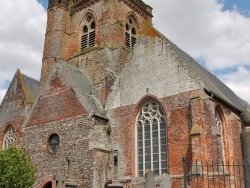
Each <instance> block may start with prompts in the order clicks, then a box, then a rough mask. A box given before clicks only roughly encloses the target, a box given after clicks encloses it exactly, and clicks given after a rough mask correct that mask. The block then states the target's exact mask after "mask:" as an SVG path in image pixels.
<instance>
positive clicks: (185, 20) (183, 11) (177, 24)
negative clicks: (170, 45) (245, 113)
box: [144, 0, 250, 102]
mask: <svg viewBox="0 0 250 188" xmlns="http://www.w3.org/2000/svg"><path fill="white" fill-rule="evenodd" d="M144 2H145V3H147V4H149V5H151V6H152V7H153V15H154V18H153V24H154V26H155V27H156V28H157V29H158V30H160V31H161V32H162V33H163V34H164V35H165V36H166V37H167V38H169V39H170V40H171V41H172V42H174V43H175V44H176V45H177V46H179V47H180V48H181V49H183V50H184V51H186V52H187V53H188V54H190V55H191V56H192V57H194V58H195V59H202V60H204V62H205V65H206V67H207V68H208V69H209V70H210V71H215V70H216V72H218V70H223V69H226V68H235V67H238V66H245V65H250V34H249V33H250V17H246V16H244V15H242V14H240V13H239V12H238V10H237V8H235V9H233V10H231V11H228V10H224V9H223V8H224V7H223V4H222V3H220V2H223V1H216V0H201V1H197V0H187V1H183V0H167V1H156V0H144ZM238 70H240V69H238ZM245 70H246V71H248V70H247V69H245ZM237 73H239V71H238V72H236V73H235V74H237ZM231 76H233V74H227V75H224V76H223V80H224V81H225V80H227V81H226V82H225V83H226V84H227V85H228V86H229V87H230V88H232V89H233V90H234V91H235V92H236V93H237V94H238V95H239V96H240V97H242V98H243V99H245V100H247V101H248V102H250V98H249V97H248V96H247V95H248V93H249V92H248V91H249V90H250V84H249V82H248V80H247V79H239V80H237V76H236V77H235V79H231ZM238 78H239V77H238Z"/></svg>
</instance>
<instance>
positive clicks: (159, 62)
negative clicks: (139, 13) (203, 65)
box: [106, 37, 202, 109]
mask: <svg viewBox="0 0 250 188" xmlns="http://www.w3.org/2000/svg"><path fill="white" fill-rule="evenodd" d="M127 62H128V63H127V64H126V66H125V68H124V70H123V71H122V73H121V74H120V75H119V77H118V78H117V80H116V81H115V83H114V87H112V88H111V89H112V93H111V94H110V97H109V98H108V100H107V107H106V108H107V109H112V108H116V107H120V106H126V105H131V104H134V103H136V102H137V101H139V100H140V99H141V98H142V97H143V96H145V95H146V94H151V95H154V96H157V97H158V98H163V97H166V96H172V95H176V94H179V93H183V92H186V91H192V90H196V89H199V88H202V84H201V82H200V80H199V78H198V77H197V76H196V75H195V74H194V73H192V72H191V71H192V70H189V69H188V68H187V66H186V65H185V62H183V61H182V60H181V59H180V58H179V57H178V56H176V55H175V52H174V51H173V50H172V49H171V45H170V44H168V43H167V41H166V40H163V39H160V38H149V37H148V38H145V37H141V38H140V40H138V42H137V44H136V45H135V47H134V50H133V53H131V56H130V57H129V59H128V60H127ZM131 93H132V94H131Z"/></svg>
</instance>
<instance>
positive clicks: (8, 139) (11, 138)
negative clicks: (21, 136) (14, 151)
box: [3, 126, 16, 149]
mask: <svg viewBox="0 0 250 188" xmlns="http://www.w3.org/2000/svg"><path fill="white" fill-rule="evenodd" d="M15 141H16V136H15V130H14V128H13V127H12V126H11V127H10V128H9V129H8V130H7V132H6V133H5V136H4V141H3V149H7V148H8V147H9V146H10V145H11V144H14V143H15Z"/></svg>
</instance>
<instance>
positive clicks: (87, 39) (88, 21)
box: [81, 13, 96, 50]
mask: <svg viewBox="0 0 250 188" xmlns="http://www.w3.org/2000/svg"><path fill="white" fill-rule="evenodd" d="M95 29H96V23H95V21H94V17H93V15H91V14H90V13H88V14H86V16H85V25H84V26H83V29H82V31H83V35H82V37H81V50H83V49H84V48H87V47H91V46H95Z"/></svg>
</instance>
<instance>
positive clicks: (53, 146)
mask: <svg viewBox="0 0 250 188" xmlns="http://www.w3.org/2000/svg"><path fill="white" fill-rule="evenodd" d="M59 144H60V138H59V136H58V135H57V134H52V135H50V137H49V151H50V153H52V154H53V153H56V152H57V149H58V147H59Z"/></svg>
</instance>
